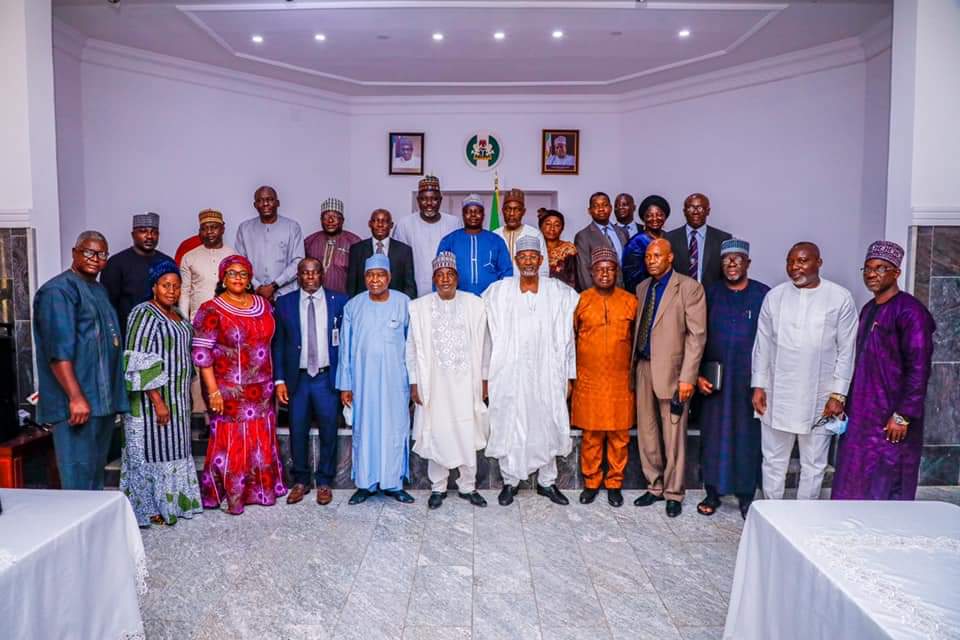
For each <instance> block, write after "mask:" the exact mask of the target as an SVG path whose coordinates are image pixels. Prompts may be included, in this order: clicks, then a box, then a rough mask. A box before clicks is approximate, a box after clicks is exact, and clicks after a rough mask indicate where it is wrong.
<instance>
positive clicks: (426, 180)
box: [417, 175, 440, 191]
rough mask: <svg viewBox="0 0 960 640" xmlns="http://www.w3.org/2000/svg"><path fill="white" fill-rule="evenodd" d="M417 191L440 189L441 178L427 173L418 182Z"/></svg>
mask: <svg viewBox="0 0 960 640" xmlns="http://www.w3.org/2000/svg"><path fill="white" fill-rule="evenodd" d="M417 191H440V178H438V177H437V176H431V175H426V176H423V178H422V179H421V180H420V182H418V183H417Z"/></svg>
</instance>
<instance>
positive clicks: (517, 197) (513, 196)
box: [503, 189, 524, 204]
mask: <svg viewBox="0 0 960 640" xmlns="http://www.w3.org/2000/svg"><path fill="white" fill-rule="evenodd" d="M511 200H513V201H514V202H519V203H520V204H523V203H524V199H523V191H521V190H520V189H510V191H507V192H506V193H505V194H503V204H507V203H508V202H510V201H511Z"/></svg>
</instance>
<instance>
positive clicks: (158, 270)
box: [147, 258, 180, 297]
mask: <svg viewBox="0 0 960 640" xmlns="http://www.w3.org/2000/svg"><path fill="white" fill-rule="evenodd" d="M168 273H175V274H177V277H178V278H179V277H180V267H178V266H177V263H176V262H174V261H173V260H167V259H166V258H164V259H163V260H160V261H159V262H154V263H153V264H152V265H150V271H149V272H148V275H147V282H149V283H150V288H151V289H152V288H153V285H155V284H157V280H159V279H160V278H162V277H163V276H165V275H167V274H168ZM151 297H152V296H151Z"/></svg>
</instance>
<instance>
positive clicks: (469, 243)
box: [437, 229, 513, 296]
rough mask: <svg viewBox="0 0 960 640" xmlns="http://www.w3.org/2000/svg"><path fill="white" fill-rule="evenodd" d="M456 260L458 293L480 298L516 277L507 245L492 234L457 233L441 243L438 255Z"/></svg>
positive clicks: (489, 232)
mask: <svg viewBox="0 0 960 640" xmlns="http://www.w3.org/2000/svg"><path fill="white" fill-rule="evenodd" d="M441 251H452V252H453V254H454V255H456V256H457V289H460V290H461V291H469V292H470V293H472V294H475V295H478V296H479V295H480V294H482V293H483V292H484V291H486V290H487V287H489V286H490V285H491V284H493V283H494V282H496V281H497V280H502V279H503V278H509V277H510V276H512V275H513V260H511V259H510V252H509V251H508V250H507V243H506V242H504V241H503V238H501V237H500V236H498V235H497V234H495V233H493V232H492V231H486V230H481V231H480V233H474V234H470V233H467V231H466V229H457V230H456V231H453V232H451V233H448V234H447V235H445V236H444V237H443V239H442V240H440V244H439V246H438V247H437V253H440V252H441Z"/></svg>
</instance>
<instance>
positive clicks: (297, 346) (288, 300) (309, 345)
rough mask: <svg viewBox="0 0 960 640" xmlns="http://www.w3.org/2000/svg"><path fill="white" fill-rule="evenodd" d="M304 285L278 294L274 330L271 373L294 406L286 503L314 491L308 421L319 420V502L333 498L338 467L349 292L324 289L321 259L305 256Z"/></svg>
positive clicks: (300, 276) (300, 275)
mask: <svg viewBox="0 0 960 640" xmlns="http://www.w3.org/2000/svg"><path fill="white" fill-rule="evenodd" d="M297 282H298V283H299V285H300V288H299V289H298V290H296V291H291V292H290V293H287V294H285V295H282V296H280V298H279V299H277V303H276V306H275V307H274V317H275V318H276V323H277V328H276V331H275V332H274V335H273V345H272V351H273V375H274V379H275V381H276V385H277V399H278V400H279V401H280V403H281V404H289V406H290V452H291V453H292V455H293V482H294V484H293V487H291V488H290V493H289V494H288V495H287V503H288V504H294V503H296V502H300V501H301V500H303V496H305V495H306V494H308V493H310V467H309V455H308V453H307V451H308V449H309V441H310V423H311V422H312V420H313V419H316V420H317V431H318V436H319V446H318V447H317V466H316V474H315V475H316V482H317V504H324V505H325V504H329V503H330V501H331V500H332V499H333V491H332V486H333V478H334V476H335V475H336V473H337V413H338V412H339V410H340V395H339V393H337V390H336V388H335V386H334V385H335V382H336V371H337V360H338V356H339V352H340V322H341V319H342V317H343V305H345V304H346V303H347V297H346V296H345V295H343V294H342V293H336V292H333V291H324V289H323V287H322V286H321V283H322V282H323V265H322V264H321V263H320V261H319V260H316V259H314V258H304V259H303V260H301V261H300V264H298V265H297Z"/></svg>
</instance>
